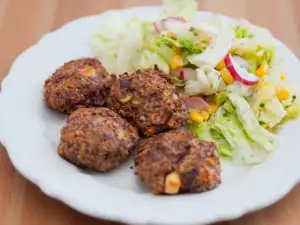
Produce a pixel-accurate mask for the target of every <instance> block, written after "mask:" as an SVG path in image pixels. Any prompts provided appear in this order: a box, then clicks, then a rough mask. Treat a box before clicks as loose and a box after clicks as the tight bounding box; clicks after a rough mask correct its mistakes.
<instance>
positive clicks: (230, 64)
mask: <svg viewBox="0 0 300 225" xmlns="http://www.w3.org/2000/svg"><path fill="white" fill-rule="evenodd" d="M224 62H225V65H226V68H227V69H228V71H229V72H230V74H231V75H232V77H233V78H234V79H235V80H236V81H239V82H241V83H242V84H244V85H253V84H255V83H257V82H258V80H259V79H258V77H257V76H256V75H254V74H252V73H248V71H246V69H245V68H241V67H240V65H236V63H235V62H234V60H233V59H232V56H231V54H229V53H228V54H227V55H226V57H225V58H224Z"/></svg>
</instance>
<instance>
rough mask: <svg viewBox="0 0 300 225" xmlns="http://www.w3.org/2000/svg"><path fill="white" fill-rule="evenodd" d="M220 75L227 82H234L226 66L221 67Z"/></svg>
mask: <svg viewBox="0 0 300 225" xmlns="http://www.w3.org/2000/svg"><path fill="white" fill-rule="evenodd" d="M220 74H221V77H222V78H223V80H224V81H225V82H226V83H227V84H232V83H233V82H234V79H233V77H232V75H231V74H230V72H229V71H228V69H227V68H223V69H222V70H221V71H220Z"/></svg>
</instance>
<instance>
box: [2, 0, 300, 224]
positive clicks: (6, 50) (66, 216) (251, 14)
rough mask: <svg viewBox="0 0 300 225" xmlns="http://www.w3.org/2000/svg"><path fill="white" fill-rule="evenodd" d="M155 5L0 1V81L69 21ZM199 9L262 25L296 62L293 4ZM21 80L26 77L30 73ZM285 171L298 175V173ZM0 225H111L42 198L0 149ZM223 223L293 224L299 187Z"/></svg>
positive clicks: (299, 208) (227, 0) (237, 0)
mask: <svg viewBox="0 0 300 225" xmlns="http://www.w3.org/2000/svg"><path fill="white" fill-rule="evenodd" d="M160 3H161V1H160V0H0V65H1V66H0V79H1V80H2V79H3V78H4V77H5V76H6V74H7V73H8V70H9V68H10V66H11V64H12V62H13V61H14V59H15V58H16V57H17V56H18V55H19V54H20V53H21V52H22V51H24V50H25V49H26V48H28V47H29V46H30V45H32V44H34V43H35V42H36V41H38V40H39V39H40V38H41V37H42V36H43V35H44V34H45V33H47V32H50V31H52V30H54V29H57V28H58V27H60V26H61V25H63V24H64V23H66V22H68V21H70V20H73V19H76V18H78V17H82V16H86V15H90V14H98V13H101V12H103V11H105V10H108V9H113V8H126V7H131V6H137V5H157V4H160ZM199 7H200V9H201V10H209V11H214V12H220V13H224V14H226V15H229V16H233V17H245V18H247V19H249V20H250V21H251V22H253V23H256V24H259V25H263V26H265V27H267V28H269V29H270V30H271V31H272V32H273V33H274V35H275V36H276V37H278V38H279V39H281V40H282V41H283V42H284V43H286V44H287V45H288V46H289V47H290V48H291V49H292V50H293V51H294V52H295V54H296V55H297V56H298V57H299V56H300V13H299V11H300V1H299V0H200V1H199ZM79 32H80V31H79ZM295 72H296V71H295ZM297 73H299V72H298V71H297ZM298 75H300V74H298ZM24 76H29V77H30V74H24ZM0 116H1V114H0ZM16 141H17V137H16ZM24 151H26V149H24ZM299 160H300V159H299ZM278 166H280V165H278ZM291 172H299V173H300V171H291ZM282 182H284V181H282ZM253 185H259V184H253ZM274 188H276V187H274ZM0 224H1V225H43V224H47V225H50V224H51V225H95V224H98V225H108V224H117V223H113V222H106V221H100V220H97V219H93V218H90V217H87V216H85V215H82V214H80V213H78V212H75V211H74V210H72V209H70V208H69V207H68V206H66V205H64V204H62V203H60V202H58V201H56V200H53V199H51V198H49V197H47V196H45V195H44V194H43V193H41V191H40V190H39V189H38V188H37V187H36V186H34V185H33V184H31V183H30V182H28V181H27V180H25V179H24V178H23V177H22V176H21V175H20V174H19V173H18V172H17V171H16V170H15V169H14V167H13V166H12V164H11V163H10V161H9V158H8V156H7V153H6V151H5V149H4V147H3V146H1V147H0ZM225 224H226V225H299V224H300V186H299V185H298V186H297V187H295V188H294V189H293V191H292V192H291V193H289V194H288V195H287V196H286V197H285V198H284V199H282V200H281V201H279V202H278V203H276V204H275V205H273V206H270V207H268V208H266V209H263V210H261V211H258V212H254V213H251V214H249V215H246V216H244V217H242V218H239V219H237V220H235V221H228V222H221V223H219V224H218V225H225Z"/></svg>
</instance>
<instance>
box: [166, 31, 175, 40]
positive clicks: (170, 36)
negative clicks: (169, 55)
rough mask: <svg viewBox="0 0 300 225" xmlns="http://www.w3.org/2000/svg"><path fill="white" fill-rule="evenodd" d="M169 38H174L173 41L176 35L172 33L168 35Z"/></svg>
mask: <svg viewBox="0 0 300 225" xmlns="http://www.w3.org/2000/svg"><path fill="white" fill-rule="evenodd" d="M167 37H168V38H172V39H173V38H175V37H174V35H173V34H172V33H170V32H169V33H167Z"/></svg>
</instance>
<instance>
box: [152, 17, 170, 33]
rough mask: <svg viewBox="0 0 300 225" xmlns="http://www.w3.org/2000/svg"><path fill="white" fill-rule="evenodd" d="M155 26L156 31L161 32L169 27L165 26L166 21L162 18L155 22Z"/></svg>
mask: <svg viewBox="0 0 300 225" xmlns="http://www.w3.org/2000/svg"><path fill="white" fill-rule="evenodd" d="M153 26H154V29H155V31H156V32H157V33H159V34H160V33H161V32H163V31H165V30H166V29H167V28H166V26H165V23H164V22H163V21H162V20H159V21H155V22H154V23H153Z"/></svg>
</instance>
